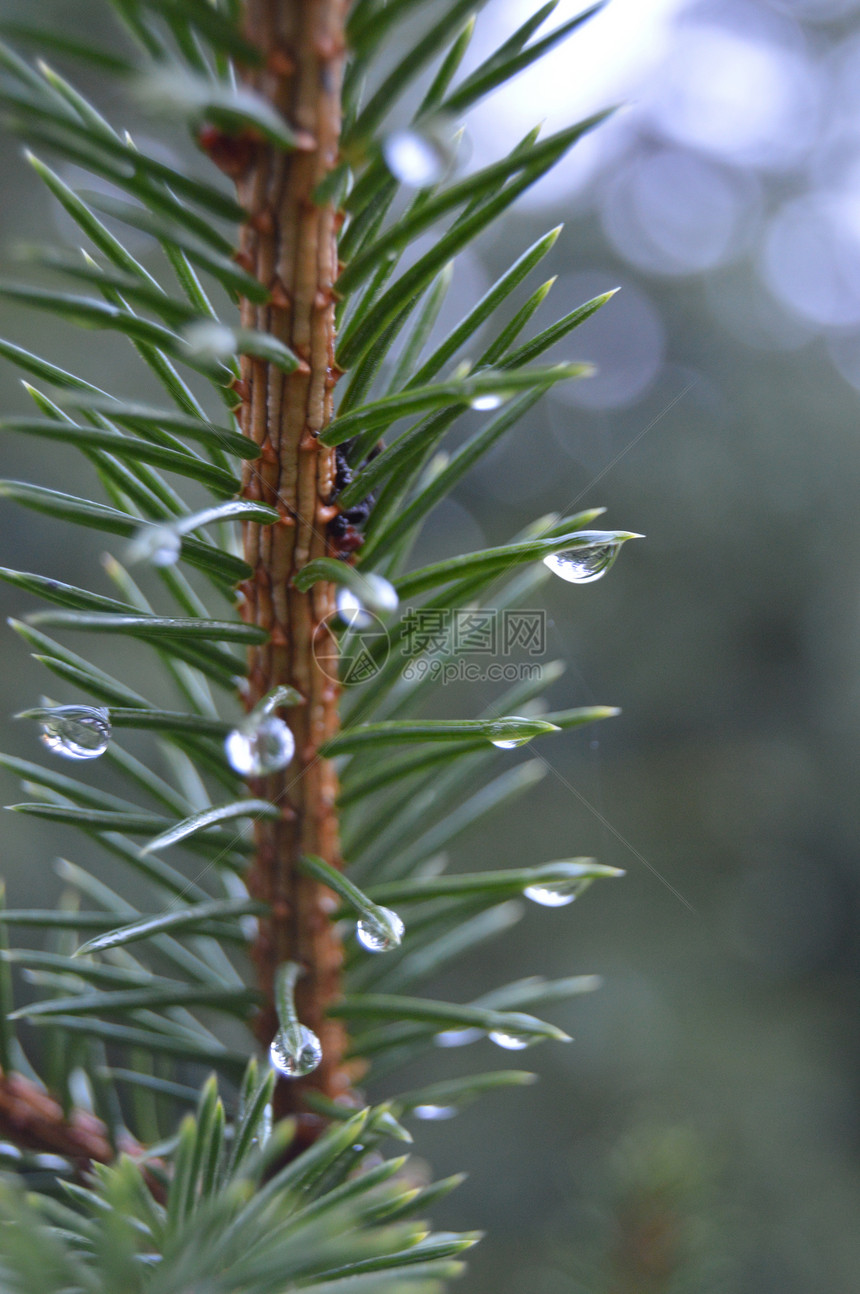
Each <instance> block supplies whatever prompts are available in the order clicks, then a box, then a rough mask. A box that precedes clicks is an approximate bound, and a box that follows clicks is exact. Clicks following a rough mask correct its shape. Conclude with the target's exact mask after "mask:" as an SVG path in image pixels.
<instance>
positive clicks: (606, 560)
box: [543, 541, 621, 584]
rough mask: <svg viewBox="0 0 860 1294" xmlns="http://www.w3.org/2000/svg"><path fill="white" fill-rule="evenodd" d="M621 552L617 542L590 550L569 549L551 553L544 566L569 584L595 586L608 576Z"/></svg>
mask: <svg viewBox="0 0 860 1294" xmlns="http://www.w3.org/2000/svg"><path fill="white" fill-rule="evenodd" d="M620 551H621V544H620V543H618V542H617V541H616V542H613V543H608V544H595V545H594V546H592V547H590V548H586V547H582V548H568V549H566V550H565V551H564V552H562V553H550V555H549V556H548V557H545V558H544V559H543V564H544V566H546V567H547V569H548V570H550V571H552V573H553V575H558V576H559V578H560V579H562V580H567V582H568V584H593V583H594V581H595V580H599V579H601V578H602V577H603V576H604V575H605V574H606V572H607V571H608V570H609V568H610V566H611V565H612V563H613V562H614V561H615V559H616V557H617V556H618V554H619V552H620Z"/></svg>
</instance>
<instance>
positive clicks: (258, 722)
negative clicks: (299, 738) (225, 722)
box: [224, 714, 296, 777]
mask: <svg viewBox="0 0 860 1294" xmlns="http://www.w3.org/2000/svg"><path fill="white" fill-rule="evenodd" d="M224 750H225V752H226V755H227V760H228V763H229V764H230V767H231V768H232V769H233V770H234V771H235V772H236V773H238V774H239V776H240V777H265V776H266V775H267V774H269V773H277V772H278V770H279V769H281V768H286V766H287V764H289V762H290V760H291V759H292V758H293V755H295V753H296V741H295V738H294V736H293V734H292V733H291V732H290V729H289V728H288V727H287V725H286V724H285V723H284V721H283V719H279V718H278V717H277V715H274V714H266V715H261V716H260V717H259V718H257V719H249V720H247V721H246V722H245V723H243V724H240V725H239V726H238V728H234V729H233V731H232V732H230V733H228V734H227V737H226V739H225V741H224Z"/></svg>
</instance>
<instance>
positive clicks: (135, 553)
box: [125, 526, 182, 566]
mask: <svg viewBox="0 0 860 1294" xmlns="http://www.w3.org/2000/svg"><path fill="white" fill-rule="evenodd" d="M181 552H182V539H181V537H180V536H179V535H178V534H177V533H176V531H175V530H174V529H172V527H170V526H141V527H140V529H139V530H136V531H135V533H134V535H133V536H132V538H131V542H130V543H129V545H128V547H127V548H126V550H125V555H126V560H127V561H129V562H149V564H150V565H151V566H173V565H174V563H175V562H177V561H178V560H179V556H180V554H181Z"/></svg>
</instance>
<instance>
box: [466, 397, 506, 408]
mask: <svg viewBox="0 0 860 1294" xmlns="http://www.w3.org/2000/svg"><path fill="white" fill-rule="evenodd" d="M504 403H505V397H504V396H503V395H476V396H475V398H474V400H470V401H469V407H470V408H471V409H481V410H484V409H499V408H501V406H502V405H503V404H504Z"/></svg>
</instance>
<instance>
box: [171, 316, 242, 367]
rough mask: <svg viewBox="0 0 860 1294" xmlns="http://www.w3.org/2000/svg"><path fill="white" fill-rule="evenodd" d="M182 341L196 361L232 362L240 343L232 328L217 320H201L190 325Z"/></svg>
mask: <svg viewBox="0 0 860 1294" xmlns="http://www.w3.org/2000/svg"><path fill="white" fill-rule="evenodd" d="M182 340H183V342H184V344H185V348H186V350H188V351H189V352H190V353H191V354H192V355H193V356H194V357H195V358H196V359H203V360H216V361H217V360H222V361H223V360H230V359H232V358H233V356H234V355H235V354H236V348H237V346H238V341H237V339H236V334H235V333H234V331H233V329H232V328H228V327H227V325H226V324H222V323H218V321H217V320H216V319H200V320H198V322H197V323H192V324H189V325H188V327H187V328H186V329H185V331H184V332H183V334H182Z"/></svg>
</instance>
